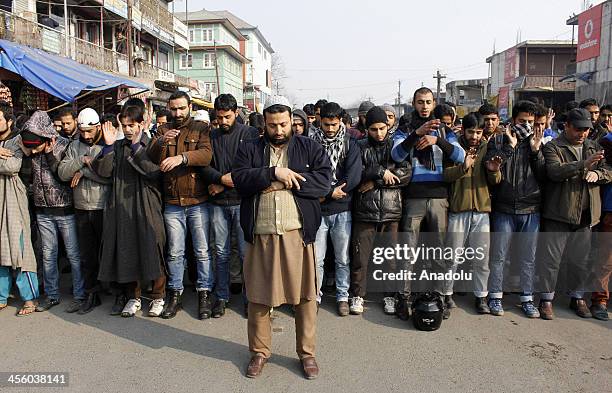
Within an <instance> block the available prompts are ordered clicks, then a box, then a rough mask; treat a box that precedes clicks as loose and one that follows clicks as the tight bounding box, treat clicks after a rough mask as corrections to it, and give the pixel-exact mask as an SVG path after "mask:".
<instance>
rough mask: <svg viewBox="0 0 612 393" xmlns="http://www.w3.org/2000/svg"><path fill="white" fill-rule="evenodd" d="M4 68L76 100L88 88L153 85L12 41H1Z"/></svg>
mask: <svg viewBox="0 0 612 393" xmlns="http://www.w3.org/2000/svg"><path fill="white" fill-rule="evenodd" d="M0 48H1V49H2V51H0V67H1V68H4V69H6V70H8V71H11V72H14V73H16V74H19V75H21V77H22V78H23V79H25V80H27V81H28V82H30V83H31V84H32V85H34V86H36V87H37V88H39V89H41V90H44V91H46V92H47V93H49V94H51V95H52V96H55V97H57V98H60V99H62V100H64V101H68V102H73V101H74V100H75V98H76V97H77V96H78V95H79V93H81V91H84V90H107V89H112V88H114V87H119V86H124V87H134V88H141V89H143V90H148V89H149V87H147V86H146V85H143V84H142V83H138V82H136V81H133V80H131V79H128V78H123V77H121V76H118V75H112V74H109V73H106V72H102V71H98V70H95V69H93V68H90V67H87V66H85V65H83V64H80V63H77V62H76V61H74V60H72V59H69V58H66V57H61V56H57V55H53V54H51V53H47V52H45V51H44V50H42V49H35V48H30V47H29V46H25V45H19V44H16V43H14V42H11V41H6V40H0Z"/></svg>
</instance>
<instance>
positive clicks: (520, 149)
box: [485, 135, 546, 214]
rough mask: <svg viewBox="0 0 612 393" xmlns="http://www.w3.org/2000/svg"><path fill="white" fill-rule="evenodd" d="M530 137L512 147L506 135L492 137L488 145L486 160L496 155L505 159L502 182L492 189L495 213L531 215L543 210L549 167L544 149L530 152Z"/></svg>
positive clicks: (502, 167) (502, 168)
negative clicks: (544, 186)
mask: <svg viewBox="0 0 612 393" xmlns="http://www.w3.org/2000/svg"><path fill="white" fill-rule="evenodd" d="M530 140H531V136H530V137H529V138H526V139H524V140H523V141H521V142H518V143H517V145H516V146H515V147H514V148H512V147H511V146H510V143H509V141H508V137H507V136H505V135H493V136H492V137H491V139H490V140H489V145H488V146H487V155H486V156H485V161H488V160H490V159H491V158H493V157H494V156H500V157H502V159H503V162H502V166H501V173H502V180H501V182H500V183H499V184H498V185H496V186H494V187H492V188H491V189H492V194H493V211H497V212H500V213H506V214H532V213H538V212H539V211H540V205H541V203H542V190H543V188H542V184H544V181H545V179H546V166H545V163H544V155H543V154H542V148H543V147H544V145H542V146H541V147H540V150H539V151H538V152H537V153H534V152H532V151H531V146H530V145H529V141H530Z"/></svg>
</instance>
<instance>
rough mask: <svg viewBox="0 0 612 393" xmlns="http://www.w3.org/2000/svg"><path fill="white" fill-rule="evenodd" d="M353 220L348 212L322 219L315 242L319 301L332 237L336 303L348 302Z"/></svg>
mask: <svg viewBox="0 0 612 393" xmlns="http://www.w3.org/2000/svg"><path fill="white" fill-rule="evenodd" d="M352 223H353V219H352V217H351V212H350V211H346V212H342V213H338V214H332V215H330V216H323V217H321V226H320V227H319V230H318V231H317V238H316V240H315V254H316V258H317V291H318V293H319V298H318V301H319V302H320V301H321V300H320V298H321V295H322V293H321V285H322V284H323V265H324V262H325V252H326V251H327V235H328V234H329V235H330V236H331V241H332V244H333V245H334V257H335V260H336V301H338V302H340V301H348V296H349V294H348V290H349V285H350V268H349V263H350V261H349V246H350V243H351V227H352Z"/></svg>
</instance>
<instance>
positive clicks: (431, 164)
mask: <svg viewBox="0 0 612 393" xmlns="http://www.w3.org/2000/svg"><path fill="white" fill-rule="evenodd" d="M433 119H434V117H433V113H432V114H430V115H429V117H427V118H423V117H421V116H419V114H418V113H417V112H414V113H413V114H412V119H411V120H410V130H411V132H415V131H416V130H418V129H419V127H421V126H422V125H423V124H425V123H427V122H428V121H430V120H433ZM413 151H414V153H413V154H414V157H415V158H416V159H417V160H418V161H419V164H421V165H422V166H423V167H425V168H426V169H428V170H430V171H435V170H436V163H435V160H434V151H433V146H427V147H426V148H425V149H423V150H417V149H416V148H413Z"/></svg>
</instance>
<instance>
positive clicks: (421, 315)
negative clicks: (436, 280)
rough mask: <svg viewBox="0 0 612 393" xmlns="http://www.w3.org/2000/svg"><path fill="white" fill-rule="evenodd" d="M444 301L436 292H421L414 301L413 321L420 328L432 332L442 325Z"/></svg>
mask: <svg viewBox="0 0 612 393" xmlns="http://www.w3.org/2000/svg"><path fill="white" fill-rule="evenodd" d="M443 311H444V302H443V301H442V296H440V295H439V294H438V293H436V292H424V293H421V294H419V295H418V296H417V297H416V299H415V300H414V301H413V302H412V323H413V324H414V327H415V328H417V329H418V330H423V331H427V332H431V331H434V330H438V329H439V328H440V325H442V312H443Z"/></svg>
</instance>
